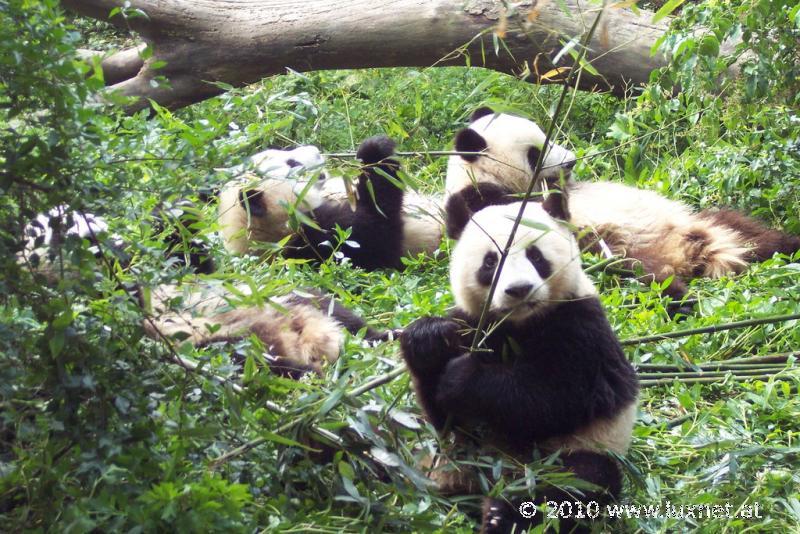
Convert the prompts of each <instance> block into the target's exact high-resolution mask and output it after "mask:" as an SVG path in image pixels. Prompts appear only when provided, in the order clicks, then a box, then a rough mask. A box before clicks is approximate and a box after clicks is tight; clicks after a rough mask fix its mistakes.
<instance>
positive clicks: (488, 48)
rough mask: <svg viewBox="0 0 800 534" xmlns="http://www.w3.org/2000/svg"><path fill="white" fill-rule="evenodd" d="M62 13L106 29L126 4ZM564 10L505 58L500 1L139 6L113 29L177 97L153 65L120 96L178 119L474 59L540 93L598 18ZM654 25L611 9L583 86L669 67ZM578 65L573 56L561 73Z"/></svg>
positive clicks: (577, 6)
mask: <svg viewBox="0 0 800 534" xmlns="http://www.w3.org/2000/svg"><path fill="white" fill-rule="evenodd" d="M63 4H64V5H65V6H67V7H70V8H72V9H75V10H76V11H78V12H80V13H83V14H85V15H88V16H92V17H96V18H102V19H107V18H108V13H109V12H110V10H111V9H112V8H114V7H117V6H118V5H119V4H121V1H117V0H64V1H63ZM563 4H565V5H566V6H567V10H568V12H569V14H565V12H564V11H563V10H562V7H561V5H562V2H554V1H549V0H539V1H538V3H534V2H533V1H532V0H530V1H528V2H521V3H518V6H519V7H518V8H517V9H518V12H519V14H518V15H516V16H512V17H509V21H508V30H507V33H506V36H505V43H504V44H505V48H504V47H501V49H500V51H499V52H498V53H495V51H494V44H493V39H492V35H491V30H492V28H494V27H495V26H496V25H497V23H498V20H499V19H500V18H501V10H502V2H500V1H495V0H466V1H465V0H305V1H301V0H251V1H249V2H239V1H235V0H200V1H190V0H159V1H155V0H132V1H131V9H139V10H141V11H143V12H144V13H146V14H147V17H146V18H144V17H135V18H128V19H124V18H122V17H121V16H119V15H117V16H115V17H114V18H113V19H112V22H114V23H115V24H118V25H123V26H130V27H131V28H132V29H134V30H136V31H137V32H139V33H140V34H141V35H142V36H143V37H144V38H145V39H146V40H147V41H148V42H149V43H150V44H151V46H152V47H153V60H163V61H166V62H167V65H166V67H164V68H163V69H160V70H159V71H158V74H160V75H163V76H165V77H166V78H167V79H169V80H170V81H171V83H172V86H173V89H172V90H171V91H169V90H166V89H163V88H153V87H152V85H151V84H150V80H151V78H152V77H153V76H154V73H153V72H151V71H150V70H149V69H148V68H147V65H145V68H144V69H142V70H141V71H140V72H139V73H138V75H137V76H136V78H133V79H131V80H128V81H125V82H123V83H122V84H118V85H119V88H121V89H123V90H124V92H125V94H128V95H138V96H144V97H148V98H153V99H155V100H156V101H158V102H159V103H161V104H162V105H166V106H168V107H172V108H176V107H181V106H184V105H187V104H190V103H192V102H196V101H199V100H202V99H204V98H208V97H209V96H211V95H214V94H217V93H219V92H221V89H219V88H217V87H216V86H214V85H210V84H209V83H208V82H215V81H218V82H224V83H226V84H230V85H234V86H241V85H246V84H249V83H252V82H255V81H258V80H260V79H262V78H264V77H265V76H269V75H273V74H281V73H284V72H285V71H286V68H291V69H293V70H297V71H311V70H320V69H342V68H365V67H396V66H416V67H425V66H431V65H454V64H456V65H463V64H465V62H466V60H465V57H464V54H461V53H460V52H464V53H465V54H468V55H469V57H470V61H469V63H470V64H471V65H474V66H484V67H487V68H490V69H494V70H498V71H501V72H507V73H514V74H519V73H520V72H522V71H523V69H524V65H525V64H527V65H528V66H529V67H530V70H531V71H532V74H531V75H530V76H529V78H528V79H529V80H530V81H533V82H537V81H542V80H539V79H538V76H537V73H538V74H539V75H541V74H544V73H545V72H547V71H550V70H551V69H552V68H553V65H552V64H550V58H552V57H553V55H554V54H555V52H556V51H557V50H559V49H561V48H562V46H563V44H564V43H566V42H567V41H569V40H570V39H572V38H573V37H575V36H579V35H582V34H583V33H584V32H585V30H586V28H587V26H588V25H589V24H591V21H593V20H594V16H595V14H596V13H595V12H591V11H586V9H587V7H586V3H584V2H579V1H578V0H565V1H564V2H563ZM591 6H594V4H591ZM592 9H596V8H594V7H592ZM529 14H530V17H529V18H530V22H526V19H527V18H528V15H529ZM651 18H652V14H651V13H648V12H645V11H642V12H641V15H639V16H637V15H634V14H633V13H632V12H631V11H629V10H626V9H609V10H608V11H607V13H606V14H605V15H604V17H603V23H602V25H601V27H600V28H599V31H598V32H597V35H596V36H595V37H594V38H593V39H592V41H591V43H590V50H589V53H588V58H589V60H590V61H591V62H592V64H593V66H594V67H595V69H597V71H598V72H599V73H600V74H601V76H600V77H596V76H591V75H589V74H588V73H587V72H584V73H583V75H582V76H581V77H580V84H579V85H580V86H581V87H583V88H594V87H598V88H601V89H610V90H612V91H613V92H615V93H617V94H621V93H623V92H624V91H625V90H626V88H627V86H628V85H629V84H641V83H644V82H646V81H647V79H648V76H649V74H650V71H652V70H653V69H655V68H657V67H660V66H662V65H664V64H665V60H664V58H662V57H661V56H653V57H651V55H650V48H651V46H652V45H653V43H654V42H655V40H656V39H657V38H658V37H659V36H660V35H661V34H662V33H663V31H664V30H665V29H666V22H662V23H659V24H655V25H653V24H651V23H650V20H651ZM476 36H478V37H476ZM465 45H467V46H465ZM506 48H507V50H506ZM569 63H571V60H570V59H569V56H567V57H566V58H564V59H563V60H562V62H561V63H560V64H559V66H562V65H565V64H569ZM140 105H144V103H142V104H140Z"/></svg>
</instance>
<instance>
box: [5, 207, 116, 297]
mask: <svg viewBox="0 0 800 534" xmlns="http://www.w3.org/2000/svg"><path fill="white" fill-rule="evenodd" d="M23 235H24V247H23V249H22V250H21V251H20V252H19V253H18V254H17V261H18V262H19V263H20V264H24V265H26V266H27V267H28V268H30V269H31V270H32V272H35V273H38V274H40V275H43V276H44V277H45V279H47V280H48V281H49V282H53V283H54V282H56V281H57V279H58V278H59V277H60V276H61V274H62V271H63V272H64V273H65V274H66V273H69V272H71V271H72V266H73V265H74V264H75V263H78V262H80V261H82V260H83V258H78V257H74V256H72V257H67V256H66V255H65V253H66V249H64V248H63V246H64V244H65V243H66V242H67V241H68V240H71V239H78V240H86V241H88V242H89V247H88V249H87V250H86V251H87V252H88V253H89V254H91V255H92V256H94V257H95V258H96V257H98V255H99V253H100V247H101V246H102V247H103V248H104V251H105V252H108V253H109V258H111V257H116V258H117V259H118V260H120V261H122V262H127V261H128V260H129V258H128V256H127V254H126V253H125V252H124V242H123V240H122V239H121V238H120V237H119V236H118V235H109V234H108V223H106V221H105V219H103V218H102V217H100V216H98V215H94V214H92V213H83V212H78V211H75V210H72V209H71V208H70V207H69V206H66V205H61V206H56V207H54V208H52V209H51V210H50V211H49V212H47V213H40V214H39V215H37V216H36V217H35V218H34V219H33V220H32V221H31V222H30V223H28V224H27V225H26V226H25V228H24V229H23ZM79 250H80V249H79V248H75V249H72V250H71V252H72V254H75V253H76V252H78V251H79ZM87 259H90V261H93V260H92V259H91V258H87ZM62 262H63V265H61V263H62Z"/></svg>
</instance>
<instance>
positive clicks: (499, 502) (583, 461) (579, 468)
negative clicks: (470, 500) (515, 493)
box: [481, 451, 622, 534]
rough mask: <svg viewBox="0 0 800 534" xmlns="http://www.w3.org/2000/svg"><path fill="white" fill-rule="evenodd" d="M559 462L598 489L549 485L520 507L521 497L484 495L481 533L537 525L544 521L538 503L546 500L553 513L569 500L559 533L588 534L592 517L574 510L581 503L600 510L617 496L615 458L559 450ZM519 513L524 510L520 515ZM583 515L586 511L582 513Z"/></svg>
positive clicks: (493, 533)
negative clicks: (577, 490) (579, 491)
mask: <svg viewBox="0 0 800 534" xmlns="http://www.w3.org/2000/svg"><path fill="white" fill-rule="evenodd" d="M560 461H561V463H562V465H563V469H564V470H565V471H569V472H570V473H572V474H573V475H574V476H575V477H576V478H579V479H581V480H584V481H586V482H590V483H591V484H594V485H595V486H597V487H598V490H596V491H591V490H583V496H581V497H580V498H579V497H578V496H576V495H572V494H570V493H567V492H566V491H562V490H560V489H558V488H555V487H549V488H546V489H544V490H543V491H541V492H540V491H538V489H537V494H536V495H535V496H532V498H534V501H532V502H531V505H525V506H521V505H522V504H523V502H525V499H515V500H513V501H511V502H509V501H506V500H504V499H495V498H489V497H487V498H485V499H484V501H483V517H482V521H481V533H489V534H507V533H511V532H523V531H524V530H526V529H529V528H530V527H531V526H533V525H538V524H540V523H542V521H543V520H544V515H545V514H547V513H548V512H542V511H541V510H538V509H536V510H535V513H534V506H533V505H534V504H535V506H536V507H537V508H538V507H539V506H540V505H541V504H542V503H548V509H552V508H553V506H555V507H556V508H558V510H553V512H556V513H557V514H558V513H562V512H561V505H562V503H570V504H569V506H566V507H565V510H570V511H572V512H571V514H572V515H570V516H569V517H567V516H566V515H564V516H560V517H559V529H560V531H561V532H571V533H589V532H591V531H592V523H591V522H592V519H587V518H586V517H584V518H583V519H582V520H581V518H577V517H573V516H575V515H578V514H577V513H576V512H575V510H576V507H577V506H578V505H577V504H576V503H581V504H582V507H581V509H583V510H589V508H590V503H592V505H591V506H592V507H594V506H597V507H598V509H599V510H602V509H604V507H605V505H606V504H608V503H610V502H612V501H613V500H616V499H617V498H619V495H620V493H621V492H622V473H621V472H620V469H619V465H618V464H617V462H616V461H615V460H613V459H612V458H610V457H608V456H606V455H605V454H600V453H596V452H590V451H578V452H572V453H562V454H561V456H560ZM523 512H526V513H525V515H523ZM583 515H584V516H586V514H585V513H584V514H583Z"/></svg>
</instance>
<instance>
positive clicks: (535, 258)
mask: <svg viewBox="0 0 800 534" xmlns="http://www.w3.org/2000/svg"><path fill="white" fill-rule="evenodd" d="M525 255H526V256H527V257H528V261H530V262H531V263H532V264H533V266H534V268H535V269H536V272H538V273H539V276H541V277H542V278H547V277H549V276H550V274H551V273H552V269H551V268H550V262H549V261H547V260H546V259H545V257H544V255H543V254H542V251H541V250H539V247H537V246H536V245H531V246H529V247H528V248H527V249H525Z"/></svg>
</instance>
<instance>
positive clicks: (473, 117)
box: [469, 106, 494, 123]
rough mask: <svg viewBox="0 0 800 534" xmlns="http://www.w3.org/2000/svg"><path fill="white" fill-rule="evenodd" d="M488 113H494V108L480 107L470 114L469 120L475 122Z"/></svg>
mask: <svg viewBox="0 0 800 534" xmlns="http://www.w3.org/2000/svg"><path fill="white" fill-rule="evenodd" d="M486 115H494V110H493V109H492V108H490V107H489V106H483V107H479V108H478V109H476V110H475V111H473V112H472V115H470V116H469V122H470V123H472V122H475V121H476V120H478V119H480V118H481V117H485V116H486Z"/></svg>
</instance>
